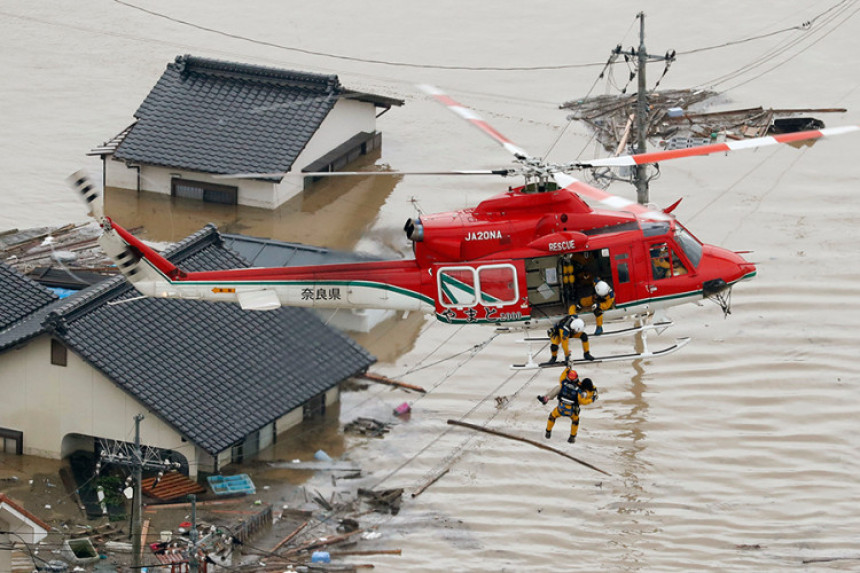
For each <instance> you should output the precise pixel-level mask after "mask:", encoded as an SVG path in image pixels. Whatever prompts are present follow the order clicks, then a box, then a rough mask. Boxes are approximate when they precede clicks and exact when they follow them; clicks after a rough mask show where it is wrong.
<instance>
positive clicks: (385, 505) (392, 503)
mask: <svg viewBox="0 0 860 573" xmlns="http://www.w3.org/2000/svg"><path fill="white" fill-rule="evenodd" d="M358 495H359V496H361V497H363V498H365V499H366V500H367V501H368V503H370V505H371V506H373V510H374V511H377V512H380V513H388V512H390V513H391V515H397V514H398V513H399V512H400V502H401V500H402V498H403V488H396V489H384V490H381V491H373V490H370V489H359V490H358Z"/></svg>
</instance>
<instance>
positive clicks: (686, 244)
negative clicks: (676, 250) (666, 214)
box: [675, 226, 702, 267]
mask: <svg viewBox="0 0 860 573" xmlns="http://www.w3.org/2000/svg"><path fill="white" fill-rule="evenodd" d="M675 242H677V243H678V246H679V247H681V250H682V251H684V254H685V255H687V259H689V261H690V263H692V265H693V266H694V267H698V266H699V262H701V260H702V243H700V242H699V241H697V240H696V238H695V237H693V235H691V234H690V232H689V231H687V229H684V228H683V227H681V226H678V227H677V228H676V229H675Z"/></svg>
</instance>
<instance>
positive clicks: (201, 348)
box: [0, 226, 375, 476]
mask: <svg viewBox="0 0 860 573" xmlns="http://www.w3.org/2000/svg"><path fill="white" fill-rule="evenodd" d="M164 254H165V256H166V257H167V258H168V259H170V260H171V261H173V262H174V263H176V264H181V265H182V266H183V267H184V268H187V269H188V270H196V271H199V270H213V269H216V268H225V267H241V266H247V262H246V261H245V260H244V259H242V258H241V257H240V256H239V255H237V254H236V253H235V252H233V251H231V250H229V249H227V248H225V247H224V245H223V240H222V238H221V236H220V235H219V234H218V233H217V231H216V230H215V229H214V227H211V226H210V227H206V228H204V229H203V230H201V231H199V232H197V233H195V234H194V235H192V236H190V237H188V238H186V239H185V240H183V241H182V242H180V243H177V244H176V245H174V246H173V247H171V248H170V249H168V250H167V251H165V253H164ZM0 293H2V294H0V309H2V311H3V313H2V317H3V321H2V322H0V395H2V396H3V400H0V444H4V448H5V451H7V452H9V453H18V454H22V453H23V454H30V455H36V456H43V457H49V458H64V457H66V456H68V455H70V454H71V453H73V452H76V451H81V450H83V451H88V452H92V453H94V454H96V455H97V454H98V452H99V450H100V448H101V447H104V445H105V444H106V443H110V442H121V441H123V440H128V439H129V435H130V429H131V428H133V427H134V416H136V415H138V414H145V419H144V420H143V422H142V423H141V427H140V431H141V443H142V444H144V445H146V446H147V447H148V448H149V449H151V450H154V451H158V452H162V453H163V456H164V458H165V459H169V460H172V461H177V462H179V464H180V465H181V467H182V468H183V470H184V471H186V472H187V473H189V474H190V475H191V476H195V475H196V474H197V472H198V471H205V472H218V471H220V469H221V468H222V467H223V466H225V465H227V464H230V463H232V462H240V461H242V460H243V459H244V458H246V457H248V456H251V455H253V454H255V453H256V452H258V451H261V450H263V449H264V448H266V447H267V446H269V445H271V444H272V443H273V442H274V441H276V440H277V436H278V435H279V434H280V433H282V432H283V431H284V430H286V429H288V428H289V427H291V426H294V425H296V424H299V423H301V422H302V420H303V419H305V418H307V417H313V416H319V415H324V413H325V409H326V406H328V405H331V404H333V403H334V402H335V401H336V400H337V399H338V397H339V385H340V383H341V382H343V381H345V380H346V379H348V378H350V377H351V376H353V375H357V374H361V373H363V372H364V371H366V369H367V368H368V367H369V366H370V365H371V364H373V363H374V362H375V358H374V357H373V356H371V355H370V354H369V353H368V352H367V351H366V350H364V349H363V348H362V347H361V346H359V345H358V344H357V343H355V342H354V341H352V340H351V339H350V338H348V337H346V336H344V335H343V334H341V333H340V332H338V331H337V330H334V329H332V328H330V327H328V326H326V325H325V324H324V323H323V322H322V321H321V320H320V319H319V318H317V317H316V315H314V314H313V313H312V312H310V311H308V310H305V309H299V308H280V309H278V310H275V311H272V312H265V313H260V312H246V311H243V310H241V308H240V307H239V306H237V305H232V304H212V303H206V302H196V301H178V300H168V299H140V298H139V297H138V296H136V295H137V293H136V291H134V289H133V287H132V286H131V285H129V284H128V283H127V282H126V280H125V278H124V277H122V276H116V277H113V278H109V279H106V280H105V281H102V282H100V283H98V284H96V285H93V286H91V287H89V288H86V289H84V290H82V291H80V292H78V293H77V294H74V295H72V296H70V297H68V298H65V299H62V300H57V299H56V297H55V295H53V293H51V292H50V291H48V290H47V289H45V288H44V287H42V286H41V285H39V284H37V283H35V282H33V281H31V280H29V279H26V278H24V277H23V276H21V275H20V274H18V273H17V272H16V271H14V270H13V269H11V268H10V267H8V266H6V265H3V264H2V263H0Z"/></svg>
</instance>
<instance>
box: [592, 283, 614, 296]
mask: <svg viewBox="0 0 860 573" xmlns="http://www.w3.org/2000/svg"><path fill="white" fill-rule="evenodd" d="M610 290H611V289H610V288H609V285H608V284H606V283H605V282H604V281H599V282H598V283H597V284H596V285H594V292H596V293H597V296H606V295H608V294H609V291H610Z"/></svg>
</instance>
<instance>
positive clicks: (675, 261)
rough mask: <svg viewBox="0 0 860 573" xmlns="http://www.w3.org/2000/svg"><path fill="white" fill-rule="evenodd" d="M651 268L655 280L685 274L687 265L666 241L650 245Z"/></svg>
mask: <svg viewBox="0 0 860 573" xmlns="http://www.w3.org/2000/svg"><path fill="white" fill-rule="evenodd" d="M651 270H652V272H653V274H654V279H655V280H660V279H666V278H669V277H677V276H680V275H685V274H687V267H686V265H684V261H682V260H681V257H679V256H678V254H677V253H675V252H674V251H672V250H671V249H670V248H669V245H667V244H666V243H657V244H654V245H651Z"/></svg>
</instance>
